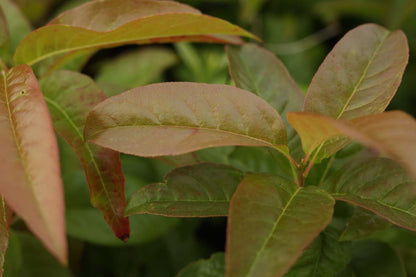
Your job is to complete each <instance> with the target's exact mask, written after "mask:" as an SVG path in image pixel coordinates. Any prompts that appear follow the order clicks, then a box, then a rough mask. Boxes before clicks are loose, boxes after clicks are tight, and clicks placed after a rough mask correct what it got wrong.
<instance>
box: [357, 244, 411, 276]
mask: <svg viewBox="0 0 416 277" xmlns="http://www.w3.org/2000/svg"><path fill="white" fill-rule="evenodd" d="M353 252H354V256H353V259H352V261H351V265H352V269H353V271H354V276H357V277H361V276H362V277H365V276H388V277H390V276H391V277H393V276H394V277H405V276H407V275H406V271H405V269H404V265H403V262H402V261H401V259H400V257H399V256H398V255H397V254H396V252H395V251H394V249H393V248H392V247H391V246H389V245H388V244H386V243H383V242H379V241H358V242H356V243H355V244H353Z"/></svg>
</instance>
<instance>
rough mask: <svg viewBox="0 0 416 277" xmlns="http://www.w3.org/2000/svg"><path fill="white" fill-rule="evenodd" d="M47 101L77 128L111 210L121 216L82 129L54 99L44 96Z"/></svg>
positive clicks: (76, 130)
mask: <svg viewBox="0 0 416 277" xmlns="http://www.w3.org/2000/svg"><path fill="white" fill-rule="evenodd" d="M44 98H45V101H46V102H48V103H49V104H51V105H53V106H54V107H55V108H56V109H57V110H58V111H59V112H60V113H61V114H62V115H63V116H64V118H65V119H66V120H67V121H68V122H69V124H70V126H71V127H72V128H73V129H74V130H75V133H76V134H77V136H78V137H79V138H80V140H81V141H82V142H83V146H84V148H85V149H86V150H87V152H88V155H89V156H90V158H91V161H92V164H93V166H94V170H95V171H96V172H97V175H98V176H99V179H100V183H101V185H102V188H103V190H104V192H105V195H106V196H107V199H108V200H109V201H108V202H109V203H110V207H111V211H112V212H113V214H115V215H117V217H119V214H118V213H117V212H116V210H115V207H114V204H113V202H112V201H110V199H111V198H110V195H109V192H108V190H107V187H106V185H105V182H104V179H103V177H102V175H101V171H100V170H99V168H98V164H97V162H96V160H95V158H94V155H93V153H92V150H91V148H90V147H89V145H88V143H87V142H85V141H84V137H83V135H82V133H81V131H80V130H79V128H78V127H77V125H76V124H75V123H74V122H73V121H72V119H71V117H70V116H69V115H68V113H67V112H66V111H65V110H64V109H63V108H62V107H61V106H60V105H59V104H58V103H56V102H55V101H53V100H52V99H50V98H48V97H46V96H44Z"/></svg>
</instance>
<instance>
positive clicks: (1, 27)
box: [0, 4, 11, 64]
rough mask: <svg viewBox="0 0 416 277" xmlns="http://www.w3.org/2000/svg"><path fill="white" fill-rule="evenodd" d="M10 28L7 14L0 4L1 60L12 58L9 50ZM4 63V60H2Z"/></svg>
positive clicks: (5, 60) (6, 60)
mask: <svg viewBox="0 0 416 277" xmlns="http://www.w3.org/2000/svg"><path fill="white" fill-rule="evenodd" d="M9 43H10V37H9V28H8V27H7V20H6V16H5V15H4V11H3V9H2V8H1V4H0V61H4V62H6V63H7V62H8V61H9V59H10V58H11V57H10V56H11V55H10V53H9V52H10V51H9V48H10V47H9V46H10V45H9ZM2 64H3V62H2Z"/></svg>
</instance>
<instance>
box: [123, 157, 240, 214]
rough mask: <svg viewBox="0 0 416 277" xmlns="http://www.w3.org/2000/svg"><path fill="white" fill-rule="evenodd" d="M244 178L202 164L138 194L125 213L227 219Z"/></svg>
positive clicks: (175, 171) (170, 175)
mask: <svg viewBox="0 0 416 277" xmlns="http://www.w3.org/2000/svg"><path fill="white" fill-rule="evenodd" d="M243 177H244V174H243V172H241V171H240V170H238V169H235V168H233V167H230V166H226V165H220V164H211V163H200V164H195V165H190V166H185V167H180V168H176V169H173V170H172V171H171V172H169V173H168V174H167V175H166V177H165V182H164V183H158V184H151V185H147V186H145V187H143V188H142V189H140V190H139V191H138V192H136V193H135V194H134V195H133V196H132V198H131V199H130V201H129V204H128V205H127V208H126V210H125V212H124V214H125V215H126V216H130V215H132V214H142V213H148V214H158V215H164V216H175V217H178V216H180V217H207V216H227V215H228V208H229V202H230V199H231V197H232V195H233V193H234V191H235V190H236V188H237V186H238V184H239V183H240V182H241V180H242V179H243Z"/></svg>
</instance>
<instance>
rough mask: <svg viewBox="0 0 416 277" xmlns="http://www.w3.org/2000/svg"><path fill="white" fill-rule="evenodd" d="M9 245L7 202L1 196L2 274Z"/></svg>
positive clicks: (0, 269)
mask: <svg viewBox="0 0 416 277" xmlns="http://www.w3.org/2000/svg"><path fill="white" fill-rule="evenodd" d="M8 246H9V223H8V212H7V207H6V202H5V201H4V199H3V197H1V196H0V276H3V265H4V258H5V256H6V251H7V248H8Z"/></svg>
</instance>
